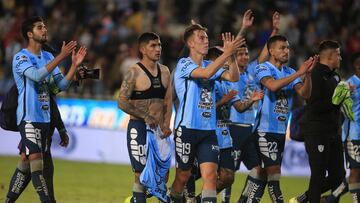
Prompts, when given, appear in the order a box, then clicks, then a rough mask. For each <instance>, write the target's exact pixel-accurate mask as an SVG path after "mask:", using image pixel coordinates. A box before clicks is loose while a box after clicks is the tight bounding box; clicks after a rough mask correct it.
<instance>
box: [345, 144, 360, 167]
mask: <svg viewBox="0 0 360 203" xmlns="http://www.w3.org/2000/svg"><path fill="white" fill-rule="evenodd" d="M344 150H345V158H346V164H347V166H348V167H349V168H350V169H353V168H360V140H351V139H347V140H345V141H344Z"/></svg>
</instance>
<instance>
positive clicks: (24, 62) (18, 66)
mask: <svg viewBox="0 0 360 203" xmlns="http://www.w3.org/2000/svg"><path fill="white" fill-rule="evenodd" d="M32 66H33V64H32V63H31V60H30V59H29V57H28V56H26V55H25V54H23V53H18V54H16V55H15V56H14V58H13V69H14V70H15V72H16V73H19V74H21V75H24V72H25V71H26V70H27V69H28V68H30V67H32Z"/></svg>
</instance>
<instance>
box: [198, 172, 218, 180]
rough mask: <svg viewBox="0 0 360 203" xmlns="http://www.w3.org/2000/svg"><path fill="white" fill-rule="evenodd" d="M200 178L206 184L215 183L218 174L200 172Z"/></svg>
mask: <svg viewBox="0 0 360 203" xmlns="http://www.w3.org/2000/svg"><path fill="white" fill-rule="evenodd" d="M201 177H202V179H203V180H204V182H208V181H211V182H216V180H217V179H218V173H217V171H213V172H211V171H204V172H203V171H202V172H201Z"/></svg>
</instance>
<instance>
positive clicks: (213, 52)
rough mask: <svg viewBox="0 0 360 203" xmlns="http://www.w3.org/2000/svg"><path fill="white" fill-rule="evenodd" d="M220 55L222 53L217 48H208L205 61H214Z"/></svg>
mask: <svg viewBox="0 0 360 203" xmlns="http://www.w3.org/2000/svg"><path fill="white" fill-rule="evenodd" d="M221 54H223V51H221V50H220V49H218V48H217V47H210V48H209V50H208V53H207V55H206V57H205V58H206V59H207V60H212V61H215V59H216V58H217V57H219V56H220V55H221Z"/></svg>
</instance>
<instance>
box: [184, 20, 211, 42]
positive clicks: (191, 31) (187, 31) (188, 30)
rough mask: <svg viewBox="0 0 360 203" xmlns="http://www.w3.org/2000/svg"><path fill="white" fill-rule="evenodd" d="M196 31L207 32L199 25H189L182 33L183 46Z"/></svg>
mask: <svg viewBox="0 0 360 203" xmlns="http://www.w3.org/2000/svg"><path fill="white" fill-rule="evenodd" d="M196 30H202V31H205V32H207V28H206V27H203V26H202V25H200V24H192V25H190V26H189V27H187V28H186V29H185V32H184V36H183V40H184V42H185V44H186V42H187V41H188V39H189V38H190V37H191V36H192V35H193V34H194V31H196Z"/></svg>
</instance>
